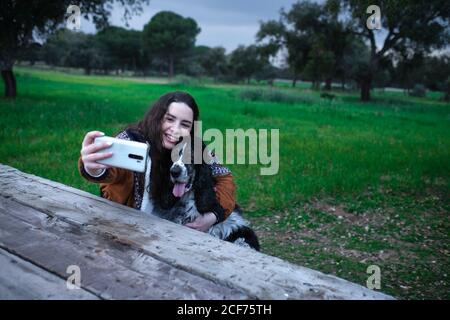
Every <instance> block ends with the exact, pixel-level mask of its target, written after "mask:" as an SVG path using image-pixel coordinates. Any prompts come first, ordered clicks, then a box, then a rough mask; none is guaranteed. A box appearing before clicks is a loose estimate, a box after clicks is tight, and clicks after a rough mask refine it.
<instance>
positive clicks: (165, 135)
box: [161, 102, 194, 150]
mask: <svg viewBox="0 0 450 320" xmlns="http://www.w3.org/2000/svg"><path fill="white" fill-rule="evenodd" d="M193 121H194V113H193V111H192V109H191V108H189V106H188V105H187V104H185V103H183V102H172V103H171V104H170V105H169V108H168V109H167V112H166V114H165V115H164V118H163V123H162V126H161V135H162V144H163V147H164V148H166V149H169V150H171V149H173V147H174V146H175V145H176V144H177V143H178V141H179V139H180V137H184V136H188V135H189V134H190V133H191V129H192V125H193Z"/></svg>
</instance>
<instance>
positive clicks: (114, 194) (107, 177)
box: [78, 157, 133, 204]
mask: <svg viewBox="0 0 450 320" xmlns="http://www.w3.org/2000/svg"><path fill="white" fill-rule="evenodd" d="M78 171H79V172H80V174H81V176H82V177H83V178H85V179H86V180H88V181H90V182H94V183H99V184H100V192H101V195H102V197H103V198H105V199H108V200H111V201H114V202H117V203H120V204H127V200H128V198H129V197H130V196H131V193H132V192H133V172H132V171H130V170H126V169H121V168H116V167H112V168H109V169H106V171H105V172H104V173H103V174H102V175H101V176H99V177H92V176H91V175H89V173H87V172H86V170H85V169H84V164H83V161H82V160H81V157H80V158H79V159H78Z"/></svg>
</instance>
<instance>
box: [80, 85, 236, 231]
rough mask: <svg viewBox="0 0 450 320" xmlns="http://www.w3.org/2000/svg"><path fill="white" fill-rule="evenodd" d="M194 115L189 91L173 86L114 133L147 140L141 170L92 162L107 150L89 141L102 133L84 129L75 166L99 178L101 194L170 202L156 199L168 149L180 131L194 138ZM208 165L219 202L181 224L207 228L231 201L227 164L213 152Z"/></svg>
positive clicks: (142, 204) (136, 203) (147, 205)
mask: <svg viewBox="0 0 450 320" xmlns="http://www.w3.org/2000/svg"><path fill="white" fill-rule="evenodd" d="M198 119H199V109H198V106H197V103H196V102H195V100H194V98H193V97H192V96H191V95H189V94H188V93H185V92H179V91H176V92H169V93H166V94H164V95H163V96H161V97H160V98H159V99H158V100H157V101H156V102H155V103H154V104H153V106H152V107H151V108H150V109H149V110H148V111H147V113H146V114H145V116H144V119H142V120H141V121H139V122H138V123H137V124H136V125H130V126H128V128H127V129H126V130H124V131H122V132H121V133H119V134H118V135H117V136H116V137H117V138H120V139H127V140H133V141H139V142H148V143H149V144H150V158H151V168H150V166H148V167H149V168H147V172H146V173H145V174H144V173H138V172H133V171H129V170H126V169H121V168H116V167H109V166H106V165H103V164H99V163H97V162H96V161H97V160H101V159H105V158H108V157H111V156H112V153H111V152H108V151H107V150H105V149H107V148H108V147H109V145H107V144H106V143H104V144H99V145H97V144H94V143H93V142H94V139H95V138H96V137H99V136H102V135H103V133H102V132H99V131H91V132H88V133H87V134H86V135H85V137H84V140H83V143H82V148H81V157H80V159H79V160H78V169H79V171H80V173H81V175H82V176H83V177H84V178H85V179H87V180H88V181H91V182H96V183H100V190H101V195H102V197H104V198H107V199H109V200H112V201H115V202H118V203H121V204H125V205H127V206H129V207H132V208H135V209H138V210H141V211H145V212H148V213H151V208H152V206H151V203H152V201H156V202H157V203H159V204H161V205H163V206H164V205H170V203H169V204H167V203H162V202H164V199H163V197H162V196H161V194H162V191H163V190H166V188H167V187H168V186H167V184H168V183H169V182H168V179H167V176H168V172H169V168H170V166H171V165H172V162H171V150H172V149H173V148H174V147H175V145H176V144H177V143H178V142H179V141H181V139H182V137H183V136H187V135H190V136H191V138H192V139H193V138H194V130H193V125H194V121H197V120H198ZM209 165H210V168H211V172H212V175H213V177H214V181H215V190H216V197H217V200H218V202H219V204H220V207H221V208H219V209H218V210H215V211H211V212H208V213H205V214H203V215H202V216H200V217H199V218H197V219H196V220H194V221H193V222H191V223H188V224H186V226H188V227H190V228H193V229H196V230H199V231H207V230H208V229H209V228H210V227H211V226H212V225H214V224H215V223H219V222H222V221H224V220H225V219H226V218H227V217H228V215H230V213H231V211H233V209H234V208H235V204H236V203H235V190H236V187H235V184H234V181H233V176H232V175H231V172H230V170H228V169H227V168H225V167H223V166H221V165H220V164H219V163H218V162H217V161H216V159H215V158H214V156H212V161H211V163H210V164H209ZM150 173H151V174H150Z"/></svg>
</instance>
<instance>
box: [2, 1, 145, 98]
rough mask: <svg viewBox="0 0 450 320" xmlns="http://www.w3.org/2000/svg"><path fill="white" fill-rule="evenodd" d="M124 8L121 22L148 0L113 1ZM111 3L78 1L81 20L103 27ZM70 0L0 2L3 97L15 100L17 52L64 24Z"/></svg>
mask: <svg viewBox="0 0 450 320" xmlns="http://www.w3.org/2000/svg"><path fill="white" fill-rule="evenodd" d="M117 1H118V2H119V3H121V4H122V5H123V6H124V8H125V16H124V17H125V19H129V17H130V16H131V15H132V14H135V13H138V12H140V11H142V6H141V4H142V3H148V2H149V1H148V0H117ZM112 2H114V0H78V1H77V5H78V6H79V7H80V9H81V12H82V14H83V16H84V17H86V18H89V16H90V17H91V18H92V19H93V21H94V22H95V23H96V25H97V26H100V25H106V24H107V23H108V16H109V11H108V9H109V8H110V6H111V4H112ZM71 3H72V1H71V0H61V1H53V0H31V1H29V0H14V1H13V0H4V1H0V67H1V73H2V78H3V81H4V83H5V97H8V98H15V97H16V79H15V77H14V73H13V66H14V63H15V61H16V60H17V58H18V57H19V53H20V51H21V50H24V49H26V48H28V47H29V45H30V44H31V43H33V42H34V36H35V35H36V34H38V35H39V36H40V37H45V36H46V35H47V34H49V33H50V32H51V31H52V30H55V29H56V28H57V27H58V26H59V25H61V23H62V22H63V21H64V17H65V16H66V11H67V8H68V6H69V5H70V4H71Z"/></svg>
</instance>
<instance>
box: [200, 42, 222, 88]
mask: <svg viewBox="0 0 450 320" xmlns="http://www.w3.org/2000/svg"><path fill="white" fill-rule="evenodd" d="M200 63H201V65H202V67H203V68H204V69H205V71H206V74H207V75H209V76H211V77H213V78H214V81H215V82H216V81H217V80H218V79H219V77H221V76H223V75H224V74H225V73H226V72H227V67H228V64H227V57H226V54H225V48H222V47H215V48H210V49H209V50H208V51H207V52H206V53H205V54H204V55H203V56H202V57H201V60H200Z"/></svg>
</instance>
